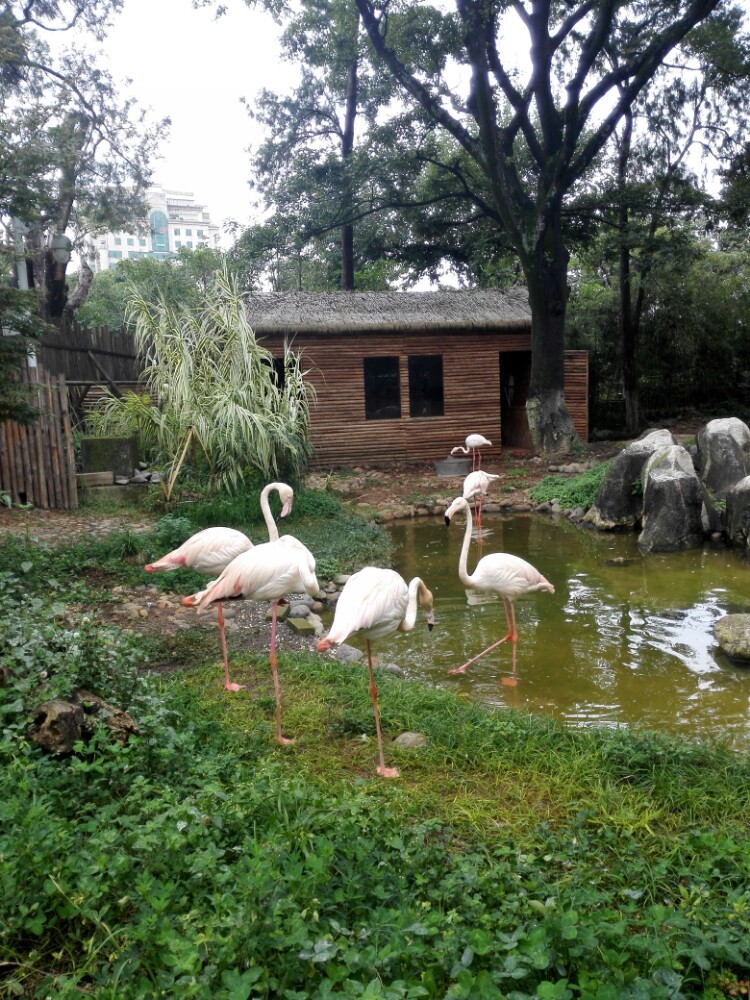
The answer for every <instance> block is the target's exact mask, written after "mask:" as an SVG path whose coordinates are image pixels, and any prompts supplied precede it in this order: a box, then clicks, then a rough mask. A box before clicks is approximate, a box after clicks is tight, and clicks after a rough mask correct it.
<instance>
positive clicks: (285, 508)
mask: <svg viewBox="0 0 750 1000" xmlns="http://www.w3.org/2000/svg"><path fill="white" fill-rule="evenodd" d="M291 512H292V501H291V500H287V502H286V503H285V504H284V506H283V507H282V508H281V514H280V515H279V517H286V516H287V514H291Z"/></svg>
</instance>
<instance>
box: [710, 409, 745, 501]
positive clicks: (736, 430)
mask: <svg viewBox="0 0 750 1000" xmlns="http://www.w3.org/2000/svg"><path fill="white" fill-rule="evenodd" d="M697 462H698V473H699V475H700V477H701V479H702V481H703V482H704V484H705V485H706V487H707V488H708V489H709V490H710V491H711V493H713V495H714V496H716V497H720V498H723V497H725V496H726V495H727V493H728V492H729V490H730V489H731V488H732V487H733V486H734V485H736V484H737V483H738V482H739V481H740V480H741V479H744V478H745V476H748V475H750V428H748V426H747V424H745V423H743V422H742V421H741V420H739V419H738V418H737V417H724V418H722V419H720V420H710V421H709V422H708V423H707V424H706V426H705V427H702V428H701V429H700V431H698V435H697Z"/></svg>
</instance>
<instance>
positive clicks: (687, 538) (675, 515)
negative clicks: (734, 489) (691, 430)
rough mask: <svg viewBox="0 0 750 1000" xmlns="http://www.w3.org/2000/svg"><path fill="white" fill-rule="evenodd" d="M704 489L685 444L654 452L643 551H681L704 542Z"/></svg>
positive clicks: (645, 506) (648, 469)
mask: <svg viewBox="0 0 750 1000" xmlns="http://www.w3.org/2000/svg"><path fill="white" fill-rule="evenodd" d="M702 509H703V490H702V489H701V484H700V480H699V479H698V476H697V475H696V472H695V469H694V468H693V462H692V459H691V458H690V455H688V453H687V452H686V451H685V449H684V448H683V447H682V446H681V445H672V446H670V447H668V448H662V449H661V450H660V451H658V452H656V453H654V454H653V455H652V456H651V457H650V458H649V459H648V461H647V462H646V465H645V467H644V491H643V515H642V524H643V530H642V531H641V534H640V535H639V537H638V548H639V549H640V550H641V551H642V552H679V551H681V550H683V549H689V548H693V547H694V546H696V545H700V544H701V543H702V542H703V521H702Z"/></svg>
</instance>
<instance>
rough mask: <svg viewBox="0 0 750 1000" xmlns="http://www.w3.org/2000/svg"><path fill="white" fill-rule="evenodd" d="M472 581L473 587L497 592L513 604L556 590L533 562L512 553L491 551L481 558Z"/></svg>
mask: <svg viewBox="0 0 750 1000" xmlns="http://www.w3.org/2000/svg"><path fill="white" fill-rule="evenodd" d="M471 582H472V586H475V587H478V588H480V589H482V590H494V591H495V592H496V593H498V594H500V595H501V596H502V597H506V598H507V599H508V600H510V601H515V600H516V599H517V598H518V597H521V596H522V595H523V594H531V593H533V592H534V591H537V590H549V591H550V592H551V593H554V589H555V588H554V587H553V586H552V584H551V583H550V582H549V581H548V580H547V579H545V577H543V576H542V574H541V573H540V572H539V570H537V569H536V568H535V567H534V566H532V565H531V563H528V562H526V560H525V559H521V558H520V556H514V555H512V554H511V553H509V552H492V553H490V554H489V555H487V556H485V557H484V558H483V559H480V560H479V562H478V563H477V568H476V569H475V571H474V572H473V573H472V575H471Z"/></svg>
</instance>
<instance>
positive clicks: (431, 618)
mask: <svg viewBox="0 0 750 1000" xmlns="http://www.w3.org/2000/svg"><path fill="white" fill-rule="evenodd" d="M434 627H435V615H434V613H433V612H432V611H429V612H428V613H427V630H428V632H432V630H433V629H434Z"/></svg>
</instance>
